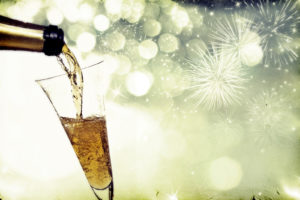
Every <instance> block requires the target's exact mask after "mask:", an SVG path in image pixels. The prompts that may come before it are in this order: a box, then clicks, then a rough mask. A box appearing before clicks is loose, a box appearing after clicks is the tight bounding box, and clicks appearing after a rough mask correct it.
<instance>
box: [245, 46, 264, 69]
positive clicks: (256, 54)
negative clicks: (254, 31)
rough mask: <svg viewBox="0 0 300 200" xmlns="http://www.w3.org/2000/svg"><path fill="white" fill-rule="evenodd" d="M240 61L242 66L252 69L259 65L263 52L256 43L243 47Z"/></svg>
mask: <svg viewBox="0 0 300 200" xmlns="http://www.w3.org/2000/svg"><path fill="white" fill-rule="evenodd" d="M240 53H241V61H242V63H243V64H244V65H247V66H249V67H253V66H255V65H257V64H259V63H260V62H261V61H262V58H263V55H264V54H263V50H262V48H261V46H260V45H259V44H258V43H250V44H247V45H244V46H243V47H242V49H241V51H240Z"/></svg>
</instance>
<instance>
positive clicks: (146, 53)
mask: <svg viewBox="0 0 300 200" xmlns="http://www.w3.org/2000/svg"><path fill="white" fill-rule="evenodd" d="M157 52H158V47H157V45H156V43H155V42H153V41H152V40H145V41H143V42H141V43H140V45H139V54H140V56H141V57H143V58H145V59H151V58H154V57H155V56H156V54H157Z"/></svg>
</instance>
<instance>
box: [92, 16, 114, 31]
mask: <svg viewBox="0 0 300 200" xmlns="http://www.w3.org/2000/svg"><path fill="white" fill-rule="evenodd" d="M109 25H110V22H109V19H108V18H107V17H106V16H105V15H97V16H96V17H95V19H94V27H95V28H96V29H97V30H98V31H106V30H107V29H108V28H109Z"/></svg>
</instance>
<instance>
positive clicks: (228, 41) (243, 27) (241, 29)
mask: <svg viewBox="0 0 300 200" xmlns="http://www.w3.org/2000/svg"><path fill="white" fill-rule="evenodd" d="M252 23H253V22H252V20H250V19H248V18H246V17H241V16H239V15H237V14H235V15H230V16H225V17H224V18H222V19H221V20H216V21H215V23H214V25H213V27H212V29H213V30H212V32H211V34H210V37H211V38H212V39H213V41H212V43H213V45H214V46H216V47H217V49H218V50H219V51H222V52H223V53H226V54H229V55H236V56H237V57H238V58H241V57H243V52H244V51H243V49H244V48H246V47H247V46H248V45H251V44H257V45H258V46H259V45H260V42H261V38H260V37H259V35H258V34H257V33H256V32H254V31H253V30H251V27H252V26H253V25H252Z"/></svg>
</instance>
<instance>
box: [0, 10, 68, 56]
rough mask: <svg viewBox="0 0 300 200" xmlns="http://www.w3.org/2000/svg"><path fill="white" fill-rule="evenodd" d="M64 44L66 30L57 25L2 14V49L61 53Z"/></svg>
mask: <svg viewBox="0 0 300 200" xmlns="http://www.w3.org/2000/svg"><path fill="white" fill-rule="evenodd" d="M63 45H64V32H63V30H62V29H60V28H59V27H57V26H53V25H49V26H41V25H37V24H32V23H25V22H21V21H18V20H14V19H10V18H8V17H4V16H1V15H0V50H1V49H2V50H24V51H35V52H44V53H45V54H46V55H48V56H56V55H59V54H60V53H61V51H62V47H63Z"/></svg>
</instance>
